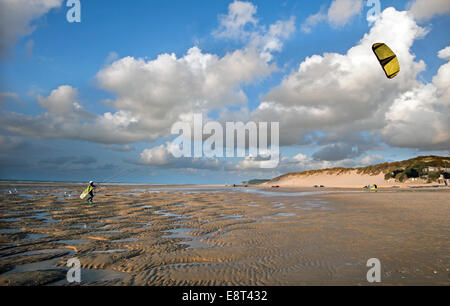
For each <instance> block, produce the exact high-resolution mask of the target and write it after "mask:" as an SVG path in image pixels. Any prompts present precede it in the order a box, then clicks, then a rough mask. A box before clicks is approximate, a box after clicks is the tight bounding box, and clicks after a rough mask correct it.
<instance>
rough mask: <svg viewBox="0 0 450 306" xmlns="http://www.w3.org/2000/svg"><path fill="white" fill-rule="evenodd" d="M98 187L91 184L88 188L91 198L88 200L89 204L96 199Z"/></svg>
mask: <svg viewBox="0 0 450 306" xmlns="http://www.w3.org/2000/svg"><path fill="white" fill-rule="evenodd" d="M95 187H96V186H95V185H94V183H92V184H89V186H88V187H87V189H88V190H89V192H88V194H89V198H87V200H86V202H88V203H93V202H92V200H93V199H94V188H95Z"/></svg>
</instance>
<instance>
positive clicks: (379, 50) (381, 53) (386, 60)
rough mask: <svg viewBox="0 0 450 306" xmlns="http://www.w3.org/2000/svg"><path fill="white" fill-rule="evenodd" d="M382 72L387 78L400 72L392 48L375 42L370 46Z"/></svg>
mask: <svg viewBox="0 0 450 306" xmlns="http://www.w3.org/2000/svg"><path fill="white" fill-rule="evenodd" d="M372 50H373V53H375V55H376V57H377V58H378V61H379V62H380V65H381V67H382V68H383V70H384V73H385V74H386V76H387V77H388V78H389V79H392V78H394V77H395V76H396V75H397V74H398V73H399V72H400V65H399V63H398V59H397V56H396V55H395V53H394V52H392V50H391V49H390V48H389V47H388V46H386V44H383V43H376V44H373V46H372Z"/></svg>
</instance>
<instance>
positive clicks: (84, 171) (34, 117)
mask: <svg viewBox="0 0 450 306" xmlns="http://www.w3.org/2000/svg"><path fill="white" fill-rule="evenodd" d="M80 3H81V22H80V23H69V22H68V21H67V20H66V12H67V11H68V10H69V8H68V7H66V1H63V0H39V1H36V4H35V5H34V6H33V5H29V4H28V3H27V2H26V1H25V0H19V1H17V3H15V4H14V5H11V4H8V1H6V0H0V8H1V11H2V14H4V16H8V18H2V21H1V24H0V26H2V27H4V28H5V29H8V30H7V31H4V32H5V33H3V34H2V36H1V37H0V40H1V48H2V49H1V50H0V51H1V58H0V73H1V74H0V94H1V95H0V98H1V100H0V111H1V112H2V114H1V116H2V118H3V119H2V120H0V145H1V149H0V164H1V167H0V179H32V180H66V181H72V180H76V181H86V180H90V179H93V180H96V181H122V182H149V183H215V184H223V183H236V182H240V181H242V180H246V179H250V178H254V177H258V178H269V177H273V176H276V175H279V174H282V173H285V172H288V171H289V172H291V171H301V170H307V169H311V168H326V167H333V166H349V167H353V166H363V165H366V164H371V163H378V162H384V161H394V160H402V159H406V158H411V157H414V156H416V155H419V154H421V155H424V154H439V155H449V152H450V146H449V143H450V135H449V131H448V130H449V128H450V118H449V107H450V105H449V103H448V101H449V100H448V99H449V98H450V96H449V95H448V92H449V83H448V79H449V78H448V72H449V71H450V68H449V67H448V65H449V64H448V61H449V57H450V55H449V53H450V49H449V48H448V46H450V38H449V37H450V35H449V33H448V29H449V28H450V15H449V11H450V9H449V3H448V1H440V0H433V1H430V2H427V1H422V0H414V1H399V0H395V1H386V0H381V1H380V4H381V11H380V16H379V18H378V20H377V21H376V23H370V22H369V21H368V20H367V19H366V15H367V12H368V10H369V9H370V7H367V6H366V4H367V1H360V0H333V1H267V0H265V1H251V2H245V1H234V2H233V1H219V0H217V1H206V0H202V1H201V0H190V1H186V0H184V1H181V0H180V1H156V0H152V1H140V0H136V1H132V2H130V1H119V0H118V1H106V0H96V1H88V0H84V1H83V0H81V1H80ZM427 3H428V4H427ZM424 6H425V7H426V9H423V7H424ZM314 15H315V16H316V17H317V18H316V20H319V21H317V22H313V21H311V20H313V18H312V17H311V16H314ZM4 16H2V17H4ZM239 22H241V23H242V26H239V24H240V23H239ZM271 25H278V26H280V27H281V28H282V30H281V31H279V32H276V33H275V32H273V31H272V32H271V30H270V29H271ZM306 28H308V30H305V29H306ZM386 29H389V31H388V30H386ZM391 29H392V31H391ZM274 33H275V34H274ZM396 33H401V35H397V34H396ZM396 35H397V36H396ZM371 39H381V40H383V41H386V42H389V45H390V46H391V47H393V49H394V47H395V48H396V49H395V50H394V51H396V52H397V51H398V53H397V55H398V56H399V60H400V62H401V69H402V70H401V74H400V75H399V77H398V78H396V79H395V80H387V79H385V78H383V77H384V74H383V72H382V71H381V68H379V67H376V68H377V70H376V69H372V68H373V67H375V66H374V61H375V59H374V57H373V53H372V51H371V50H370V48H366V49H364V48H365V46H366V45H367V46H368V45H369V44H371V43H373V42H375V41H370V40H371ZM194 47H196V49H195V50H194V51H192V50H193V49H192V48H194ZM351 48H354V49H355V52H354V53H352V52H350V53H351V54H350V53H347V52H348V51H349V49H351ZM189 50H191V51H192V54H193V55H192V56H193V57H195V59H194V60H195V61H197V60H198V61H199V62H202V61H203V60H207V59H208V58H211V57H212V58H215V59H216V60H217V61H214V60H212V61H211V62H208V63H210V64H208V65H210V66H207V67H206V66H205V67H206V68H205V67H204V68H203V70H202V71H201V72H198V71H197V70H195V69H196V68H193V66H192V65H191V64H189V63H187V54H188V53H189ZM196 50H197V51H196ZM364 50H367V54H365V53H364ZM440 51H441V52H440ZM172 53H173V54H174V56H172V58H169V57H170V56H169V55H170V54H172ZM163 54H167V58H164V56H161V55H163ZM400 55H401V56H402V57H401V58H400ZM267 56H269V57H267ZM228 57H231V59H230V60H227V58H228ZM314 59H316V60H314ZM238 60H242V61H243V63H244V64H242V65H237V66H236V67H235V66H234V65H235V63H236V62H237V61H238ZM366 63H367V64H366ZM172 64H173V65H178V66H176V67H179V68H175V69H174V70H172V69H171V68H170V67H172V66H171V65H172ZM402 64H403V66H402ZM245 65H248V66H245ZM302 65H303V66H304V67H309V68H305V69H306V70H305V71H304V70H301V69H299V67H301V66H302ZM150 66H151V67H156V68H149V67H150ZM244 66H245V67H244ZM349 67H350V68H349ZM308 69H310V70H308ZM348 69H350V71H352V73H351V74H348V73H347V72H348ZM195 71H197V72H195ZM218 72H222V73H218ZM199 73H200V76H199ZM320 73H321V74H320ZM197 77H198V79H196V78H197ZM215 78H218V80H216V79H215ZM360 80H361V81H360ZM446 80H447V81H446ZM213 81H217V82H218V83H217V84H218V85H217V86H220V88H218V87H214V86H211V87H204V84H205V83H207V84H209V82H213ZM167 82H169V83H170V86H169V85H167ZM171 82H173V83H171ZM364 82H367V83H364ZM179 84H187V85H186V88H181V89H178V85H179ZM336 84H338V85H336ZM365 84H367V85H365ZM166 86H168V87H166ZM180 87H182V86H181V85H180ZM380 88H381V89H380ZM381 91H383V92H382V93H381ZM314 92H317V94H316V95H314ZM158 97H161V99H158ZM180 97H187V98H186V101H183V99H181V98H180ZM242 97H244V98H242ZM358 97H362V98H361V101H359V100H358ZM200 102H201V103H202V105H203V106H202V107H201V108H199V109H197V108H196V107H195V106H192V107H191V105H198V103H200ZM264 105H268V106H269V108H268V109H269V111H267V108H264ZM199 111H200V112H202V113H203V114H204V116H207V117H208V118H209V119H211V120H217V121H219V122H222V121H224V120H226V119H229V118H241V119H242V120H243V121H258V120H260V121H261V120H262V121H267V122H273V121H278V122H280V134H281V145H282V146H281V157H282V160H281V162H280V164H279V166H278V167H277V168H275V169H269V170H262V169H259V168H257V167H256V168H255V167H252V166H248V165H249V164H251V163H245V162H243V161H242V159H241V160H240V159H229V160H225V159H223V160H222V159H220V160H218V164H217V165H216V166H214V167H210V166H208V165H207V161H200V162H194V163H193V162H192V161H190V160H183V161H177V160H175V159H173V158H172V157H170V156H166V155H168V154H170V153H168V151H167V142H168V141H170V140H171V139H173V136H171V135H170V133H168V130H169V128H170V125H171V124H173V123H174V121H176V120H175V119H176V118H179V116H184V115H186V114H189V113H193V112H199ZM319 111H320V112H319ZM297 112H298V113H297ZM108 113H109V114H110V115H107V114H108ZM318 113H320V114H319V115H317V114H318ZM372 113H373V114H372ZM308 114H312V115H308ZM316 116H317V117H316ZM108 120H109V121H108ZM120 120H123V122H124V123H123V122H122V121H120ZM118 121H120V122H122V123H120V124H118V123H117V122H118ZM311 135H315V136H311Z"/></svg>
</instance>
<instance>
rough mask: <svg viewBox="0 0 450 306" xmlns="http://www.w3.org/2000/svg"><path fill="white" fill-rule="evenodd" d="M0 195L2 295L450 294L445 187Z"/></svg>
mask: <svg viewBox="0 0 450 306" xmlns="http://www.w3.org/2000/svg"><path fill="white" fill-rule="evenodd" d="M0 187H1V188H2V195H1V197H0V227H1V228H0V273H1V274H0V285H44V284H45V285H68V283H67V281H66V272H67V270H68V268H66V267H65V264H66V262H67V260H68V259H70V258H73V257H76V258H78V259H79V260H80V262H81V265H82V271H81V278H82V284H83V285H94V284H95V285H169V286H170V285H368V284H369V283H368V282H367V280H366V273H367V271H368V269H369V268H367V267H366V262H367V260H368V259H369V258H378V259H380V261H381V265H382V282H381V284H382V285H450V272H449V268H450V222H449V218H448V216H449V215H450V189H448V188H435V189H433V188H422V189H421V188H402V189H394V188H386V189H380V190H378V191H377V192H370V191H362V190H361V189H337V188H334V189H333V188H324V189H320V190H317V189H312V188H280V189H270V188H229V187H193V186H188V187H170V186H143V185H139V186H124V185H109V186H103V187H102V189H101V190H99V192H98V193H97V196H96V198H95V204H94V205H88V204H86V203H85V202H82V201H81V200H80V199H79V194H80V193H81V191H82V190H83V186H82V185H78V184H58V183H53V184H45V183H40V184H25V183H22V184H19V183H15V184H10V183H2V185H1V186H0ZM13 187H15V188H17V191H18V195H9V194H7V191H8V190H9V189H11V188H13Z"/></svg>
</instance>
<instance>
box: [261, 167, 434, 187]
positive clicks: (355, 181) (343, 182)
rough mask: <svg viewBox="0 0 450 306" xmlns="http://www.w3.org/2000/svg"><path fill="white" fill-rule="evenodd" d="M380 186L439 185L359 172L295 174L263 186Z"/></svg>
mask: <svg viewBox="0 0 450 306" xmlns="http://www.w3.org/2000/svg"><path fill="white" fill-rule="evenodd" d="M374 184H376V185H378V186H379V187H393V186H398V187H409V186H427V185H428V186H430V185H438V184H426V182H425V181H423V180H417V181H408V182H405V183H401V182H398V181H394V180H389V181H387V180H385V179H384V174H383V173H380V174H378V175H368V174H361V173H358V172H357V170H352V171H349V172H345V173H341V174H335V173H326V172H322V173H315V174H293V175H289V176H284V177H281V178H280V179H279V180H274V181H270V182H267V183H264V184H262V186H272V185H279V186H289V187H311V186H314V185H319V186H320V185H324V186H325V187H337V188H362V187H364V186H366V185H374Z"/></svg>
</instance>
